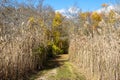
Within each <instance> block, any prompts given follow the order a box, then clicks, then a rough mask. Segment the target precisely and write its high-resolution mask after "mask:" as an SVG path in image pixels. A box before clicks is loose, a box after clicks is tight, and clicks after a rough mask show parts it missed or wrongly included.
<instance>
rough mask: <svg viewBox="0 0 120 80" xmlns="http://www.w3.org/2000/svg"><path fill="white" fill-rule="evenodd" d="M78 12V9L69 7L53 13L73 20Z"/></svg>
mask: <svg viewBox="0 0 120 80" xmlns="http://www.w3.org/2000/svg"><path fill="white" fill-rule="evenodd" d="M79 11H80V9H79V8H76V7H70V8H68V9H60V10H56V11H55V12H60V13H61V14H62V15H64V16H66V17H67V18H73V17H75V16H77V14H78V12H79Z"/></svg>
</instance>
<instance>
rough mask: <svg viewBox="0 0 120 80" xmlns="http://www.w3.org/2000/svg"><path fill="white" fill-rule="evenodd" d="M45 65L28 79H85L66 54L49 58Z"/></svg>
mask: <svg viewBox="0 0 120 80" xmlns="http://www.w3.org/2000/svg"><path fill="white" fill-rule="evenodd" d="M46 66H47V67H46V68H45V69H44V70H42V71H40V72H39V73H38V74H36V75H34V76H32V77H31V78H30V80H85V77H84V76H83V75H82V74H81V73H80V72H78V71H77V69H76V68H75V67H74V65H73V64H72V63H70V62H69V61H68V54H64V55H58V56H57V57H56V58H55V59H52V60H49V61H48V62H47V65H46Z"/></svg>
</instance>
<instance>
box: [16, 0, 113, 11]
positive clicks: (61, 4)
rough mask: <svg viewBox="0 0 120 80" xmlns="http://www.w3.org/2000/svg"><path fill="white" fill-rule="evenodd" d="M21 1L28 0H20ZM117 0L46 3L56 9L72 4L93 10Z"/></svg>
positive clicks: (62, 0) (78, 0) (57, 0)
mask: <svg viewBox="0 0 120 80" xmlns="http://www.w3.org/2000/svg"><path fill="white" fill-rule="evenodd" d="M18 1H20V2H22V1H24V2H25V1H26V0H18ZM114 2H115V0H45V2H44V4H48V5H50V6H52V7H53V9H55V10H60V9H67V8H70V7H72V6H77V7H79V8H80V9H82V11H93V10H97V9H99V8H101V4H103V3H108V4H111V3H114Z"/></svg>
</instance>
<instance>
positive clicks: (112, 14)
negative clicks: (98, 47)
mask: <svg viewBox="0 0 120 80" xmlns="http://www.w3.org/2000/svg"><path fill="white" fill-rule="evenodd" d="M108 17H109V20H108V21H109V23H114V22H115V12H114V11H113V10H111V11H110V12H109V16H108Z"/></svg>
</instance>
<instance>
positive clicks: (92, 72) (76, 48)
mask: <svg viewBox="0 0 120 80" xmlns="http://www.w3.org/2000/svg"><path fill="white" fill-rule="evenodd" d="M119 31H120V29H119V28H117V30H116V31H114V32H111V33H108V34H107V33H106V34H105V33H104V34H101V35H95V34H94V37H92V38H91V37H90V36H85V35H82V36H81V35H74V38H73V37H72V39H71V41H70V47H69V54H70V60H71V61H72V62H73V63H75V64H76V65H78V67H79V68H80V69H81V71H83V72H84V73H85V75H86V76H87V78H88V80H120V34H119Z"/></svg>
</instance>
